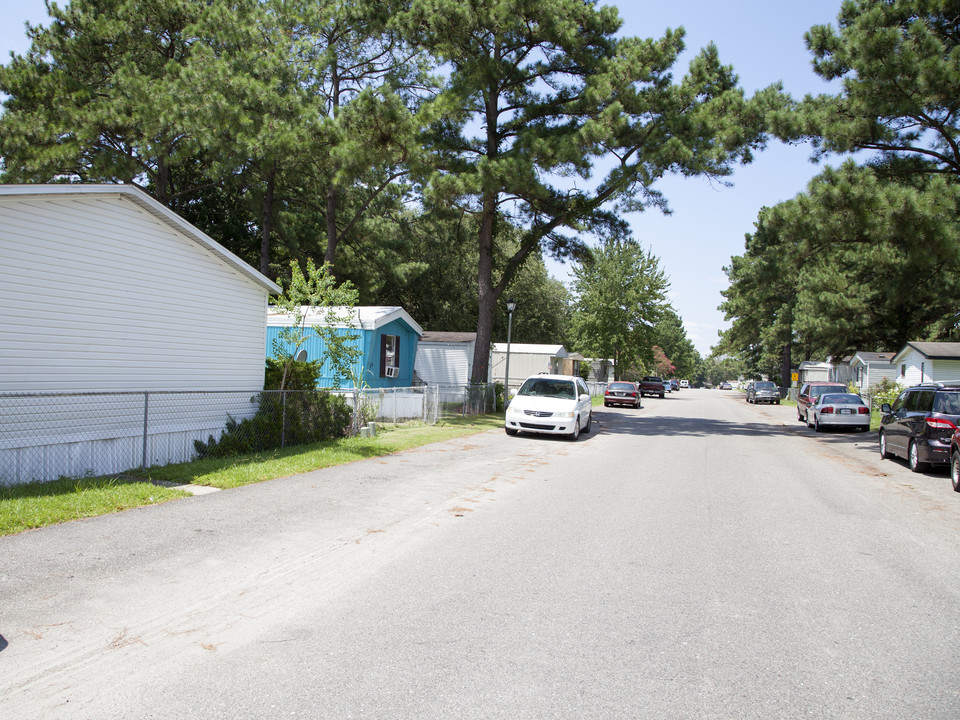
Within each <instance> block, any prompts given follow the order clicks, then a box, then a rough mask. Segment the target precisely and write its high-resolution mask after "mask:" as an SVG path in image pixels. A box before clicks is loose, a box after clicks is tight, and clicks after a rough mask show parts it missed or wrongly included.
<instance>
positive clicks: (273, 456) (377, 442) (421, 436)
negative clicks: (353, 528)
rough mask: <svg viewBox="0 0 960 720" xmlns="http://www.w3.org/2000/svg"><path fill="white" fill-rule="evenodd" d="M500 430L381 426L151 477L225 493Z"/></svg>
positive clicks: (494, 420)
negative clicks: (366, 433) (365, 434)
mask: <svg viewBox="0 0 960 720" xmlns="http://www.w3.org/2000/svg"><path fill="white" fill-rule="evenodd" d="M502 426H503V418H502V417H500V416H495V415H484V416H479V417H477V416H474V417H468V418H463V419H460V418H455V419H453V420H444V421H442V423H438V424H436V425H424V424H422V423H408V424H403V425H395V426H394V425H388V426H379V427H378V430H377V436H376V437H373V438H361V437H359V436H354V437H349V438H341V439H337V440H326V441H324V442H319V443H315V444H312V445H300V446H297V447H292V448H284V449H282V450H271V451H269V452H264V453H256V454H253V455H240V456H236V457H231V458H222V459H221V458H215V459H204V460H195V461H193V462H189V463H180V464H178V465H166V466H164V467H155V468H150V470H149V472H148V473H147V475H148V477H149V478H150V479H151V480H166V481H169V482H174V483H180V484H194V485H210V486H212V487H216V488H220V489H223V490H226V489H229V488H234V487H239V486H241V485H249V484H250V483H255V482H261V481H263V480H270V479H273V478H278V477H286V476H288V475H297V474H299V473H304V472H310V471H311V470H320V469H321V468H327V467H333V466H335V465H344V464H346V463H350V462H355V461H357V460H364V459H366V458H371V457H379V456H381V455H389V454H390V453H393V452H398V451H400V450H408V449H410V448H414V447H419V446H421V445H427V444H429V443H432V442H438V441H440V440H449V439H452V438H456V437H463V436H465V435H472V434H474V433H477V432H481V431H483V430H489V429H491V428H495V427H502Z"/></svg>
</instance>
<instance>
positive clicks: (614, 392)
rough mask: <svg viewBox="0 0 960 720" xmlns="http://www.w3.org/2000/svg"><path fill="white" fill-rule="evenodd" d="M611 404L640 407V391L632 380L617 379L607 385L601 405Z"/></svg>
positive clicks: (608, 405)
mask: <svg viewBox="0 0 960 720" xmlns="http://www.w3.org/2000/svg"><path fill="white" fill-rule="evenodd" d="M611 405H629V406H630V407H635V408H638V407H640V391H639V390H637V386H636V385H635V384H634V383H632V382H626V381H625V380H617V381H615V382H612V383H610V384H609V385H607V391H606V392H605V393H604V394H603V406H604V407H610V406H611Z"/></svg>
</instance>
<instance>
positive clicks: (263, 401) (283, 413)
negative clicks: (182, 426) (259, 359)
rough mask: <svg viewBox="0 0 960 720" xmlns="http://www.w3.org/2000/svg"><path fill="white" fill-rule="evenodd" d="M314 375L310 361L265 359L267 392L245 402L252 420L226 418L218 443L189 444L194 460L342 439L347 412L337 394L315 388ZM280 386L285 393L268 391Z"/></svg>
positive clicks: (317, 368)
mask: <svg viewBox="0 0 960 720" xmlns="http://www.w3.org/2000/svg"><path fill="white" fill-rule="evenodd" d="M319 372H320V365H319V363H316V362H309V363H303V362H293V363H291V364H290V366H289V367H286V364H285V363H279V362H277V361H276V360H273V359H270V360H268V361H267V382H266V388H267V389H266V390H264V392H262V393H260V394H259V395H258V396H257V397H255V398H252V399H251V402H256V403H258V408H257V413H256V415H254V416H253V417H252V418H246V419H244V420H241V421H240V422H237V421H236V420H235V419H234V418H232V417H231V418H229V419H228V420H227V424H226V429H225V431H224V432H223V434H222V435H221V436H220V438H219V439H217V438H214V437H213V436H210V437H209V438H208V439H207V442H205V443H204V442H201V441H199V440H195V441H194V449H195V450H196V452H197V457H199V458H222V457H231V456H234V455H244V454H249V453H257V452H263V451H265V450H273V449H275V448H280V447H285V446H290V445H303V444H307V443H314V442H319V441H320V440H327V439H330V438H338V437H343V436H344V435H345V434H346V433H347V430H348V429H349V427H350V425H351V421H352V413H351V411H350V408H349V406H348V405H347V403H346V401H345V400H344V399H343V398H342V397H341V396H340V395H334V394H332V393H330V392H328V391H326V390H319V389H317V378H318V376H319ZM283 383H286V389H285V390H283V391H280V390H279V389H277V390H273V389H271V388H279V387H280V386H281V385H282V384H283Z"/></svg>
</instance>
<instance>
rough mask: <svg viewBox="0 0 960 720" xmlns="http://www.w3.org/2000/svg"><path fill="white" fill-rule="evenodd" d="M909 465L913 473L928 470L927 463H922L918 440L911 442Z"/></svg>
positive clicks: (908, 449) (908, 455)
mask: <svg viewBox="0 0 960 720" xmlns="http://www.w3.org/2000/svg"><path fill="white" fill-rule="evenodd" d="M907 464H908V465H909V466H910V469H911V470H913V472H915V473H918V472H923V471H924V470H926V469H927V463H925V462H920V448H919V446H918V445H917V441H916V440H911V441H910V447H909V448H907Z"/></svg>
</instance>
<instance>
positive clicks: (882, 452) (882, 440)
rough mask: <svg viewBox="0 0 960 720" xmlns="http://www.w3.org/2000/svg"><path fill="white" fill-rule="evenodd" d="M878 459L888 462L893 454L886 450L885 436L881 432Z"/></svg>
mask: <svg viewBox="0 0 960 720" xmlns="http://www.w3.org/2000/svg"><path fill="white" fill-rule="evenodd" d="M880 457H881V458H883V459H884V460H889V459H890V458H892V457H893V453H891V452H889V451H888V450H887V436H886V435H885V434H884V433H883V431H881V432H880Z"/></svg>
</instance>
